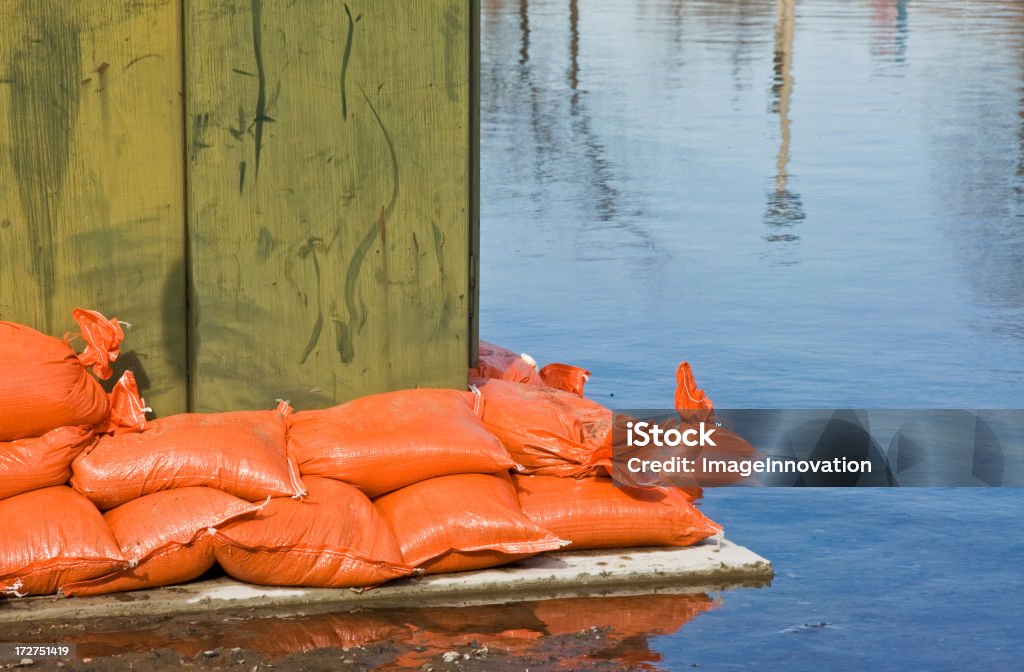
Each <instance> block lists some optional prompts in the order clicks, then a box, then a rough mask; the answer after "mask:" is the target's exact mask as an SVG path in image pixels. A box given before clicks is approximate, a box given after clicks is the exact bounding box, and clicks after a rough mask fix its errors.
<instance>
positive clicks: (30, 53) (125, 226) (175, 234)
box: [0, 0, 186, 415]
mask: <svg viewBox="0 0 1024 672" xmlns="http://www.w3.org/2000/svg"><path fill="white" fill-rule="evenodd" d="M180 12H181V3H180V0H148V1H147V2H137V1H128V0H108V1H107V2H63V1H60V0H0V34H2V36H3V37H2V39H0V319H3V320H14V321H19V322H24V323H27V324H30V325H33V326H35V327H36V328H38V329H40V330H41V331H45V332H47V333H51V334H54V335H58V336H60V335H63V334H64V333H65V332H66V331H70V330H73V329H74V327H75V325H74V323H73V322H72V321H71V315H70V313H71V309H72V308H73V307H75V306H82V307H89V308H95V309H97V310H100V311H102V312H104V313H106V314H108V315H116V316H117V317H119V318H121V319H123V320H126V321H128V322H130V323H132V325H133V328H132V329H131V330H130V331H129V332H128V334H127V340H126V344H125V352H123V353H122V357H121V360H120V362H119V368H120V369H124V368H129V367H130V368H132V369H134V370H135V372H136V375H137V377H138V379H139V380H140V383H141V386H142V388H143V393H144V395H145V396H146V398H147V401H148V402H149V403H150V405H151V406H153V408H154V409H155V410H156V411H157V412H158V413H159V414H161V415H166V414H170V413H176V412H180V411H183V410H185V403H186V382H185V377H186V376H185V365H186V356H185V322H186V320H185V270H184V235H185V227H184V207H183V198H182V196H183V179H184V160H183V146H182V145H183V138H182V99H181V94H180V92H181V84H182V81H183V74H182V58H181V40H180V38H181V30H180V16H181V15H180Z"/></svg>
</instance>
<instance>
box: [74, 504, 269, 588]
mask: <svg viewBox="0 0 1024 672" xmlns="http://www.w3.org/2000/svg"><path fill="white" fill-rule="evenodd" d="M259 509H260V505H258V504H250V503H249V502H246V501H243V500H241V499H238V498H237V497H235V496H234V495H229V494H227V493H226V492H221V491H220V490H214V489H213V488H179V489H176V490H164V491H162V492H155V493H153V494H152V495H146V496H145V497H140V498H139V499H134V500H132V501H130V502H128V503H127V504H122V505H121V506H119V507H117V508H116V509H111V510H110V511H107V513H106V514H104V516H103V519H104V520H105V521H106V522H107V525H109V526H110V530H111V532H113V534H114V538H115V539H116V540H117V543H118V544H119V545H120V547H121V552H122V553H123V554H124V557H125V558H126V559H127V560H128V561H129V562H130V563H131V565H130V566H129V567H128V568H126V569H124V570H121V571H119V572H115V573H114V574H111V575H108V576H103V577H100V578H97V579H93V580H91V581H82V582H79V583H73V584H69V585H66V586H64V588H63V592H64V594H65V595H102V594H105V593H116V592H121V591H125V590H140V589H143V588H155V587H157V586H169V585H172V584H175V583H184V582H185V581H191V580H192V579H195V578H197V577H199V576H201V575H202V574H204V573H205V572H206V571H207V570H209V569H210V568H211V567H213V564H214V563H215V562H216V558H215V557H214V550H213V533H214V532H215V531H216V528H218V527H220V526H222V525H224V524H225V523H227V522H229V521H232V520H235V519H238V518H240V517H243V516H247V515H250V514H253V513H255V512H256V511H258V510H259Z"/></svg>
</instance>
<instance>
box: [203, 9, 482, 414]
mask: <svg viewBox="0 0 1024 672" xmlns="http://www.w3.org/2000/svg"><path fill="white" fill-rule="evenodd" d="M472 19H473V14H472V13H471V10H470V4H469V3H466V2H464V0H417V1H416V2H413V1H411V0H410V1H408V2H386V3H385V2H372V1H370V0H350V1H349V2H341V1H340V0H300V1H293V2H285V1H281V2H270V1H266V2H263V1H261V0H188V2H187V3H186V21H185V25H186V72H187V73H188V76H187V81H188V95H187V97H186V98H187V101H188V103H187V105H188V109H187V110H186V116H187V122H188V130H187V139H188V147H187V163H188V187H187V193H188V209H189V218H188V219H189V254H190V278H191V296H190V301H191V303H190V307H191V308H190V309H191V312H190V322H191V330H190V353H191V357H192V367H193V369H192V370H193V373H194V375H193V386H192V390H191V393H192V401H193V409H194V410H197V411H214V410H223V409H229V408H269V407H271V406H272V405H273V403H274V399H275V398H284V399H289V400H291V401H292V402H293V403H294V404H295V405H296V406H297V407H300V408H312V407H322V406H328V405H331V404H334V403H339V402H341V401H344V400H347V399H351V398H353V397H356V396H359V395H363V394H368V393H372V392H377V391H382V390H388V389H396V388H402V387H413V386H445V387H457V386H462V385H464V384H465V369H466V364H467V359H468V357H469V352H470V351H469V348H470V338H469V333H470V331H469V325H470V319H469V305H470V288H469V268H470V252H469V249H470V244H471V239H470V236H469V230H470V226H471V223H470V222H471V219H470V213H469V211H468V210H469V209H470V191H471V180H470V171H471V162H470V161H469V156H470V151H471V146H470V125H471V124H470V96H471V95H475V92H471V91H470V88H471V87H470V86H469V81H470V57H471V52H470V40H471V33H470V22H471V21H472Z"/></svg>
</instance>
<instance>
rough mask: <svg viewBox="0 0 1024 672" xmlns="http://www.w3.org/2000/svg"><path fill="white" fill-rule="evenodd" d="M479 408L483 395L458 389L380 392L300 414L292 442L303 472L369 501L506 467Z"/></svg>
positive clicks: (507, 461)
mask: <svg viewBox="0 0 1024 672" xmlns="http://www.w3.org/2000/svg"><path fill="white" fill-rule="evenodd" d="M510 384H511V383H510ZM480 405H481V402H480V397H479V396H478V395H475V394H472V393H469V392H460V391H457V390H435V389H415V390H402V391H399V392H388V393H385V394H375V395H371V396H368V397H362V398H360V399H355V400H353V401H350V402H348V403H346V404H342V405H340V406H335V407H333V408H328V409H324V410H320V411H304V412H301V413H296V414H295V415H293V416H292V417H291V418H289V433H288V445H289V449H290V450H291V454H292V455H293V456H294V457H295V459H296V461H297V462H298V464H299V469H300V471H301V472H302V474H303V475H311V476H327V477H329V478H335V479H338V480H340V481H344V482H346V483H350V484H352V485H354V486H356V487H357V488H359V489H360V490H362V491H363V492H365V493H366V494H367V495H368V496H370V497H376V496H377V495H381V494H383V493H386V492H390V491H392V490H397V489H398V488H401V487H403V486H406V485H409V484H411V483H416V482H418V481H422V480H425V479H428V478H433V477H436V476H444V475H448V474H465V473H474V472H495V471H501V470H504V469H509V468H510V467H512V466H513V462H512V459H511V458H510V457H509V455H508V452H507V451H506V450H505V449H504V448H503V447H502V446H501V443H500V442H499V441H498V440H497V439H495V438H494V436H493V435H492V434H491V433H490V432H488V431H487V428H486V427H484V425H483V423H482V422H481V421H480V415H479V414H480Z"/></svg>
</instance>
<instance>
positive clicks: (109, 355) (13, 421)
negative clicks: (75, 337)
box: [0, 309, 124, 441]
mask: <svg viewBox="0 0 1024 672" xmlns="http://www.w3.org/2000/svg"><path fill="white" fill-rule="evenodd" d="M73 315H74V317H75V319H76V320H77V321H78V324H79V328H80V329H81V331H82V337H83V338H84V340H85V343H86V346H85V350H84V351H83V352H82V354H81V355H76V354H75V351H74V350H72V349H71V347H70V346H69V345H68V343H67V342H66V341H62V340H61V339H59V338H54V337H52V336H47V335H46V334H41V333H39V332H38V331H36V330H35V329H31V328H29V327H27V326H25V325H23V324H17V323H15V322H0V344H3V357H2V358H0V441H13V440H15V439H23V438H28V437H37V436H42V435H43V434H46V433H47V432H49V431H50V430H52V429H56V428H57V427H64V426H74V425H95V424H97V423H99V422H101V421H102V420H103V419H104V416H105V415H106V413H107V395H106V394H105V393H104V392H103V388H102V387H100V384H99V383H98V382H97V381H96V379H95V378H93V377H92V376H91V375H89V372H88V371H87V370H86V367H88V366H92V368H93V371H94V373H96V375H97V376H99V377H100V378H107V377H109V376H110V373H111V369H110V362H111V361H112V360H114V359H116V357H117V352H118V348H119V347H120V343H121V339H122V338H123V336H124V334H123V333H122V332H121V327H120V325H119V324H118V322H117V320H108V319H106V318H105V317H103V316H102V315H100V314H99V313H97V312H94V311H87V310H81V309H75V311H74V312H73ZM68 340H70V337H68Z"/></svg>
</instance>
